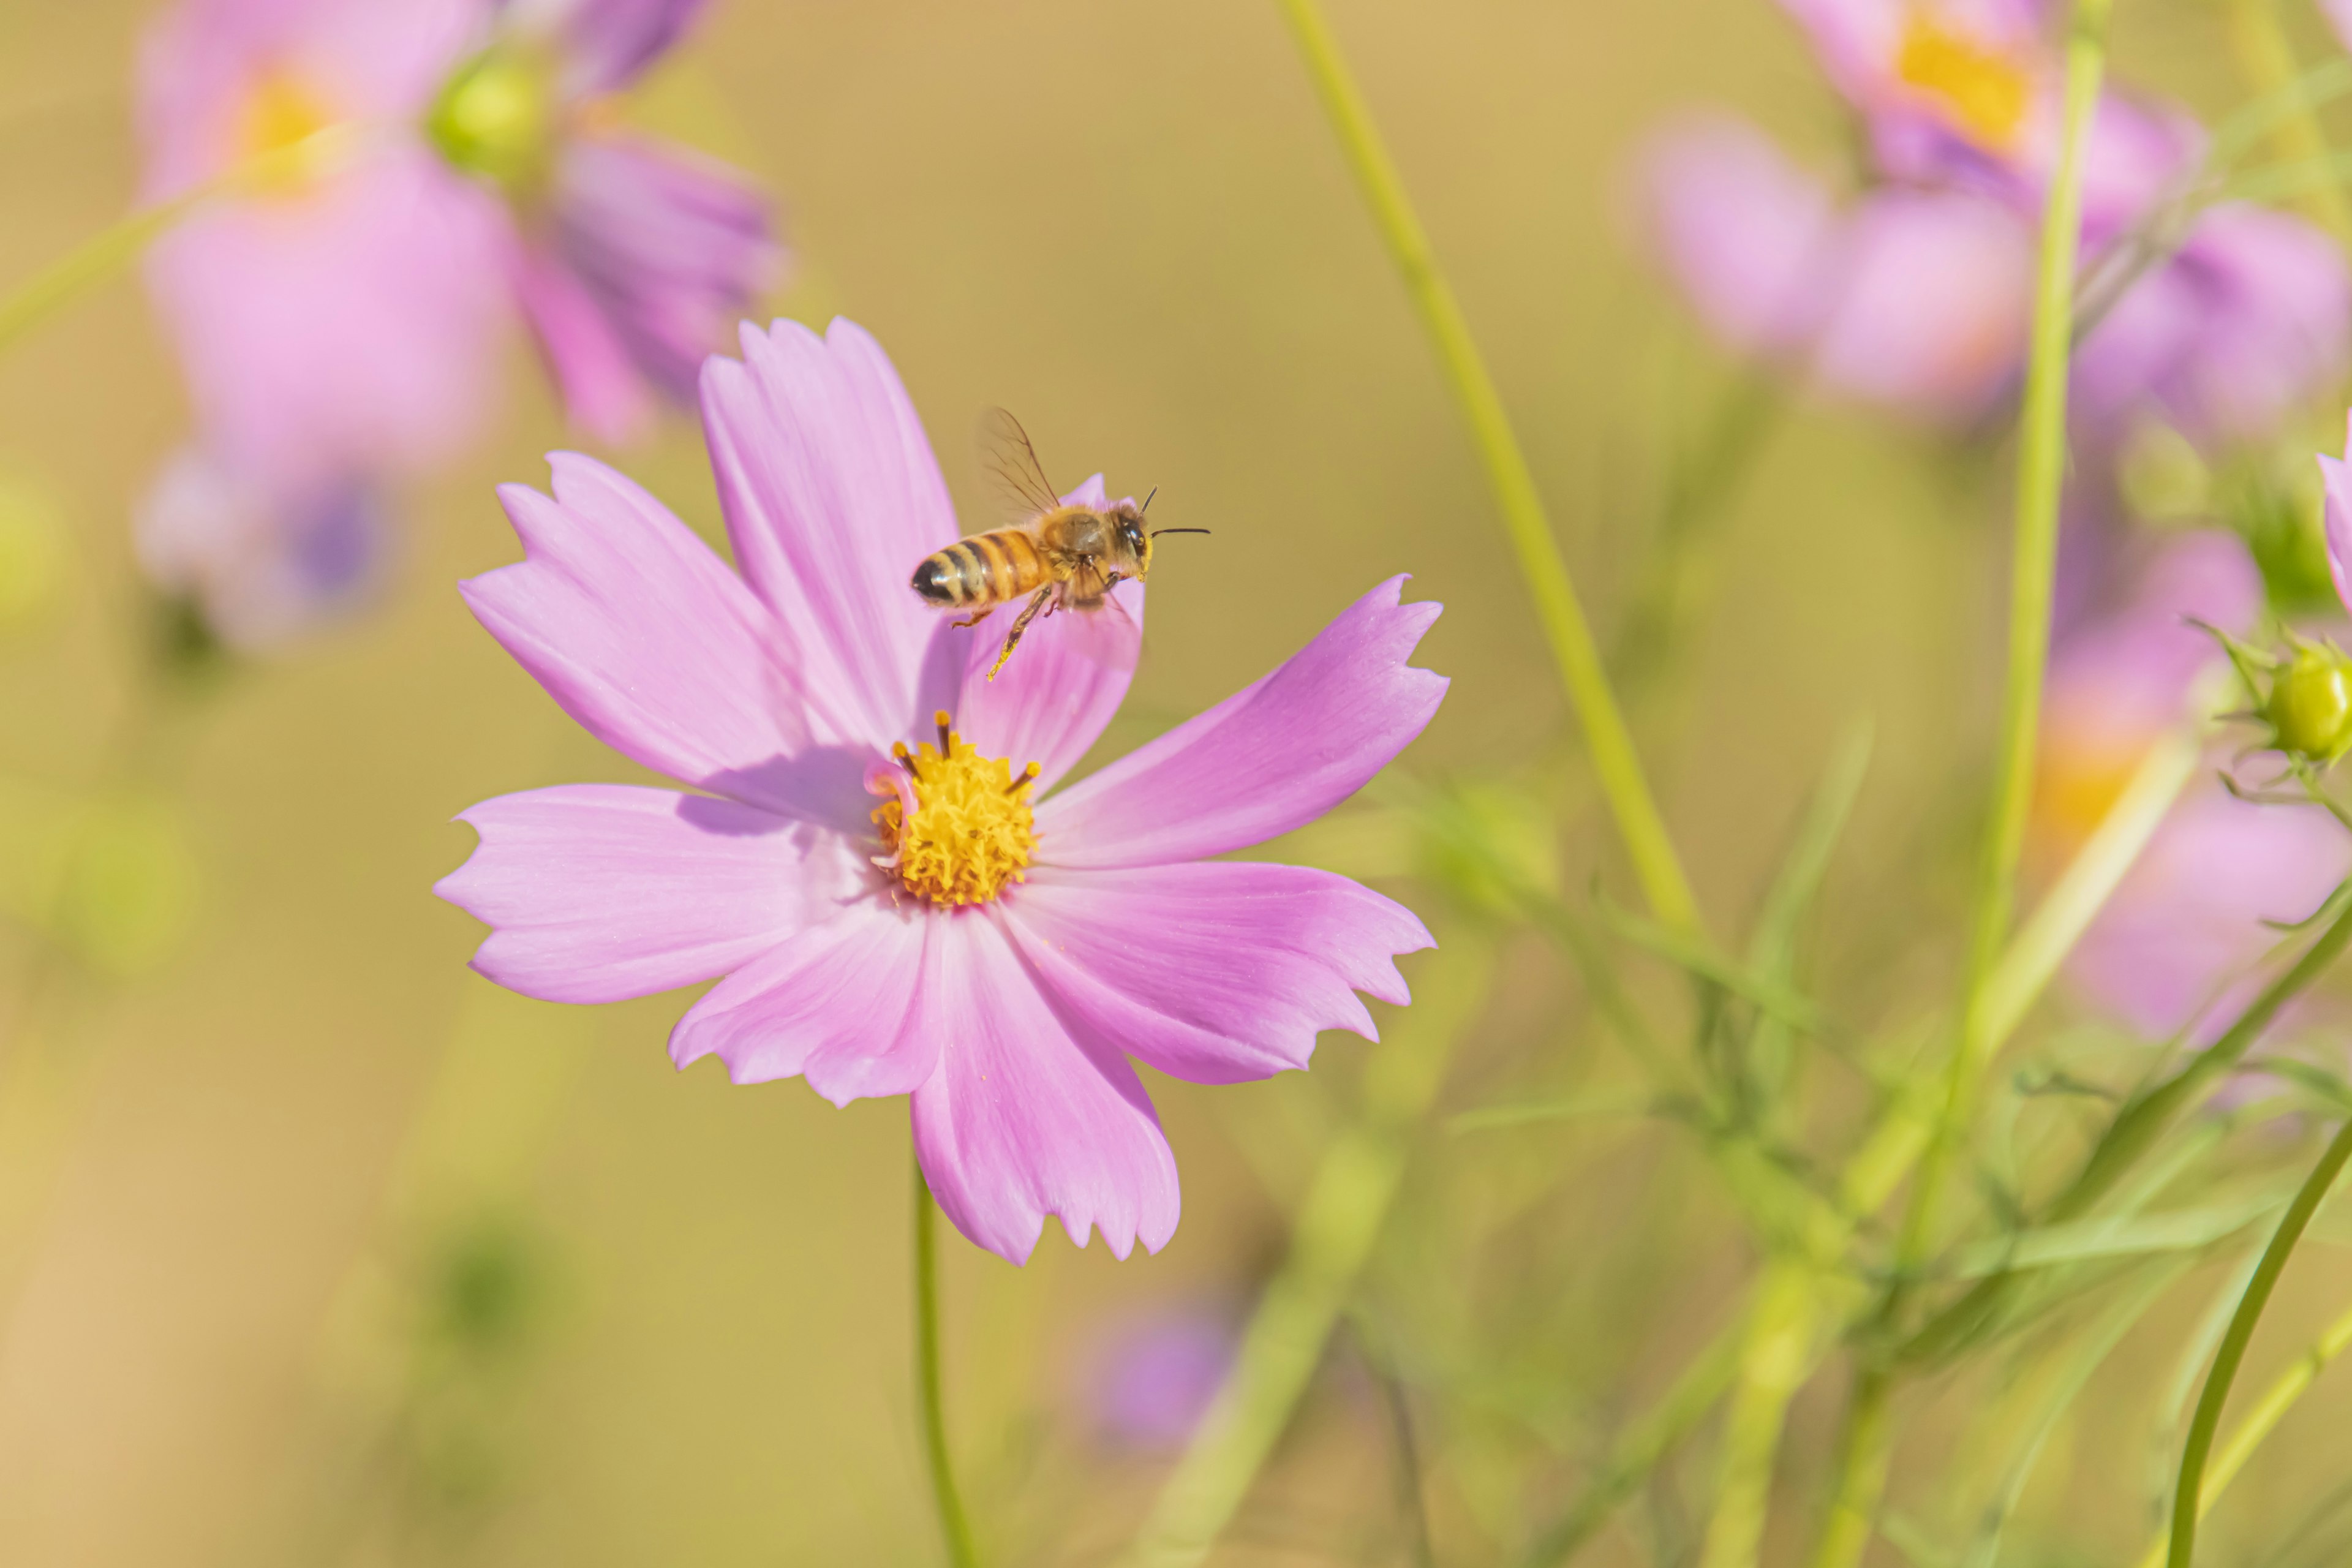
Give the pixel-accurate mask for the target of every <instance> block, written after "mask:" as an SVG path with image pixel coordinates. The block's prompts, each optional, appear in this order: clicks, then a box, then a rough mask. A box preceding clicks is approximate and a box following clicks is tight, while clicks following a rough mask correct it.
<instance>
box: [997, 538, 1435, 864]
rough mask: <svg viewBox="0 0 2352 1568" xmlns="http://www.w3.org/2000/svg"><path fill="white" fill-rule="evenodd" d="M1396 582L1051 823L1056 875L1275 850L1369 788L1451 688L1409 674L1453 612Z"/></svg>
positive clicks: (1043, 811)
mask: <svg viewBox="0 0 2352 1568" xmlns="http://www.w3.org/2000/svg"><path fill="white" fill-rule="evenodd" d="M1404 581H1405V580H1404V578H1403V577H1402V576H1398V577H1391V578H1390V579H1389V580H1388V581H1387V582H1385V583H1383V584H1381V585H1380V586H1379V587H1377V588H1374V589H1373V590H1372V591H1371V592H1370V593H1369V594H1367V595H1364V596H1363V597H1362V598H1360V599H1359V600H1357V601H1356V603H1355V604H1353V605H1350V606H1349V607H1348V608H1347V609H1346V610H1344V611H1342V612H1341V613H1340V615H1339V618H1338V619H1337V620H1334V621H1333V622H1332V623H1331V624H1330V625H1329V626H1326V627H1324V628H1323V630H1322V631H1321V632H1320V633H1318V635H1317V636H1316V637H1315V640H1314V641H1312V642H1310V643H1308V644H1307V647H1304V648H1302V649H1300V650H1299V651H1298V652H1297V653H1296V654H1294V655H1292V656H1291V657H1290V658H1289V659H1287V660H1286V661H1285V662H1284V663H1283V664H1282V665H1281V666H1280V667H1279V668H1276V670H1275V671H1274V672H1273V673H1272V674H1270V675H1268V676H1266V677H1265V678H1264V679H1261V680H1259V681H1258V682H1256V683H1255V685H1253V686H1249V687H1247V688H1244V689H1243V690H1241V691H1239V692H1236V693H1235V694H1234V695H1233V696H1232V697H1229V698H1227V699H1226V700H1224V701H1223V702H1220V703H1219V704H1217V706H1215V707H1214V708H1212V709H1210V710H1208V711H1207V712H1205V713H1202V714H1200V715H1198V716H1197V717H1195V718H1193V719H1191V720H1189V721H1186V722H1184V723H1182V724H1180V725H1178V726H1177V727H1176V728H1175V729H1173V730H1171V731H1169V732H1168V733H1166V734H1165V735H1162V736H1160V738H1159V739H1158V740H1156V741H1153V742H1150V744H1148V745H1145V746H1141V747H1139V748H1138V749H1137V750H1135V751H1133V752H1129V754H1128V755H1126V756H1124V757H1121V758H1120V759H1119V760H1118V762H1115V763H1111V764H1110V765H1109V766H1108V767H1106V768H1103V769H1102V770H1101V771H1099V772H1097V773H1091V774H1089V775H1088V776H1087V778H1085V779H1083V780H1081V781H1080V782H1079V783H1077V784H1073V785H1071V786H1070V787H1069V788H1068V789H1066V790H1064V791H1063V792H1062V793H1061V794H1059V795H1055V796H1053V797H1052V798H1050V799H1049V800H1047V801H1046V802H1045V804H1044V805H1041V806H1040V807H1038V810H1037V828H1038V855H1039V858H1040V859H1041V860H1042V861H1044V862H1045V863H1047V864H1051V865H1055V866H1077V867H1097V868H1103V867H1119V866H1164V865H1168V864H1171V863H1172V862H1175V861H1179V860H1194V859H1199V858H1203V857H1205V856H1210V855H1221V854H1223V853H1224V852H1226V851H1227V850H1232V849H1240V848H1244V847H1247V846H1249V845H1252V844H1257V843H1262V842H1263V841H1265V839H1268V838H1271V837H1275V836H1276V834H1280V833H1286V832H1288V831H1290V830H1291V829H1292V828H1294V827H1297V826H1300V825H1301V824H1303V823H1307V822H1309V821H1312V820H1313V819H1314V818H1316V817H1318V816H1321V815H1323V813H1325V812H1326V811H1328V810H1329V809H1330V808H1331V807H1332V806H1334V805H1338V804H1339V802H1340V801H1342V800H1345V799H1346V798H1347V797H1348V796H1349V795H1352V794H1354V793H1355V792H1356V791H1357V790H1358V789H1360V788H1361V787H1362V786H1363V784H1364V783H1365V781H1367V780H1368V779H1370V777H1371V776H1372V775H1373V774H1374V773H1378V772H1380V770H1381V768H1383V767H1385V766H1387V765H1388V763H1389V761H1390V759H1391V758H1392V757H1394V756H1395V755H1396V754H1397V753H1398V752H1401V751H1402V750H1403V749H1404V748H1405V746H1406V744H1407V743H1408V742H1411V741H1412V738H1413V737H1414V736H1416V735H1418V734H1420V733H1421V731H1422V729H1423V726H1425V725H1426V724H1427V723H1428V722H1429V721H1430V719H1431V717H1432V716H1433V715H1434V714H1435V713H1436V711H1437V705H1438V703H1439V701H1440V700H1443V699H1444V696H1445V688H1446V684H1447V682H1446V679H1445V678H1444V676H1442V675H1436V674H1433V673H1432V672H1430V671H1429V670H1426V669H1416V668H1412V666H1410V665H1408V664H1406V663H1405V660H1406V659H1407V658H1410V657H1412V650H1413V648H1414V647H1415V646H1416V645H1417V644H1418V643H1419V642H1420V641H1421V638H1422V636H1423V633H1425V632H1427V631H1428V630H1429V627H1430V625H1431V623H1432V622H1433V621H1435V620H1436V619H1437V616H1438V609H1439V606H1438V605H1434V604H1431V603H1427V602H1425V601H1424V602H1423V603H1420V604H1413V605H1406V604H1403V603H1402V602H1401V595H1402V590H1403V585H1404Z"/></svg>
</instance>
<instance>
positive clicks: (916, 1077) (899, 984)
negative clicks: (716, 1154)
mask: <svg viewBox="0 0 2352 1568" xmlns="http://www.w3.org/2000/svg"><path fill="white" fill-rule="evenodd" d="M945 918H946V917H943V916H938V915H934V914H932V913H931V912H930V911H929V910H921V909H917V908H915V907H913V906H911V905H898V906H894V905H893V904H892V903H891V902H890V901H889V900H887V899H884V898H881V897H875V898H869V899H866V900H862V901H860V902H857V903H855V904H852V905H850V906H849V907H848V908H846V909H845V910H842V911H841V912H840V913H839V914H837V915H835V917H834V918H833V919H831V920H829V921H825V922H824V924H823V925H819V926H812V927H811V928H810V929H808V930H807V931H803V932H801V933H800V934H799V935H798V936H796V937H793V939H792V940H791V941H789V942H785V943H784V944H783V945H782V947H779V948H777V949H775V950H774V951H773V952H767V953H763V954H761V956H760V957H759V958H757V959H754V960H753V961H752V962H751V963H748V964H746V965H744V966H743V967H742V968H740V969H739V970H737V971H736V972H735V973H732V974H730V975H729V976H728V977H727V978H726V979H724V980H722V981H720V982H719V984H717V985H715V986H713V987H712V988H711V989H710V991H709V994H706V995H705V996H704V997H703V998H702V1000H701V1001H699V1002H697V1003H696V1004H695V1005H693V1006H692V1007H690V1008H688V1010H687V1014H686V1016H685V1017H683V1018H680V1019H679V1020H678V1021H677V1028H675V1029H673V1030H672V1031H670V1037H669V1053H670V1058H671V1059H672V1060H674V1061H676V1062H677V1065H678V1066H680V1067H684V1066H686V1065H687V1064H688V1062H691V1061H693V1060H695V1059H696V1058H699V1057H704V1056H709V1055H711V1054H713V1053H716V1054H717V1056H718V1057H719V1059H720V1060H721V1061H723V1062H725V1063H726V1064H727V1076H728V1077H729V1078H730V1079H732V1080H733V1081H734V1082H736V1083H764V1082H766V1081H768V1080H769V1079H779V1078H793V1077H795V1076H799V1077H804V1078H806V1079H808V1082H809V1087H810V1088H811V1089H815V1090H816V1091H817V1092H818V1093H819V1094H821V1095H823V1096H824V1097H825V1098H826V1099H827V1100H832V1101H833V1102H834V1103H835V1105H846V1104H848V1103H849V1102H850V1101H851V1100H859V1099H865V1098H868V1097H871V1096H876V1095H887V1094H912V1093H913V1092H914V1091H915V1090H916V1089H919V1088H921V1087H922V1085H923V1082H924V1080H925V1079H929V1077H930V1076H931V1072H932V1069H933V1068H935V1067H936V1066H937V1065H938V1062H939V1053H940V1038H941V1036H942V1033H943V1031H942V1029H941V1027H940V1020H938V1019H935V1018H933V1017H930V1016H928V1014H927V1013H926V1012H925V1011H923V1010H919V1008H918V1005H917V987H918V983H919V981H920V979H921V978H922V975H923V969H924V963H923V949H924V938H925V935H926V934H927V933H928V932H929V931H931V930H933V929H934V928H936V927H937V926H939V925H940V923H941V921H943V920H944V919H945Z"/></svg>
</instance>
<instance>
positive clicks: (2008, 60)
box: [1895, 8, 2032, 152]
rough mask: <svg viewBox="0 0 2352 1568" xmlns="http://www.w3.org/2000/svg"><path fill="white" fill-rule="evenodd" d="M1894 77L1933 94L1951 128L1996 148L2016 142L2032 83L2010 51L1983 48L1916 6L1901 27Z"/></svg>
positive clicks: (1985, 145) (2004, 148)
mask: <svg viewBox="0 0 2352 1568" xmlns="http://www.w3.org/2000/svg"><path fill="white" fill-rule="evenodd" d="M1895 75H1896V76H1898V77H1900V78H1902V79H1903V80H1904V81H1905V82H1906V83H1908V84H1909V85H1911V86H1912V87H1915V88H1917V89H1919V90H1920V91H1921V92H1923V93H1925V94H1926V95H1927V96H1928V97H1929V98H1932V99H1934V100H1936V101H1937V104H1938V105H1939V106H1940V107H1941V108H1942V110H1943V111H1944V112H1945V114H1946V115H1947V116H1948V117H1949V118H1950V120H1951V121H1952V124H1953V126H1954V128H1955V129H1956V130H1958V131H1959V132H1961V134H1963V135H1965V136H1967V137H1968V138H1969V140H1970V141H1972V142H1977V143H1978V144H1979V145H1980V146H1982V147H1985V148H1988V149H1990V150H1991V151H1994V152H2002V151H2006V150H2008V149H2009V148H2011V147H2012V146H2014V145H2015V143H2016V141H2017V133H2018V132H2019V130H2020V129H2021V127H2022V126H2023V125H2024V123H2025V110H2026V108H2027V104H2028V100H2030V98H2031V96H2032V81H2031V80H2030V79H2028V77H2027V74H2026V71H2025V68H2024V67H2023V66H2022V65H2021V64H2020V63H2019V62H2018V60H2017V59H2016V58H2013V57H2011V56H2009V55H2005V54H2002V53H2000V52H1999V51H1997V50H1994V49H1990V48H1987V47H1985V46H1984V45H1983V44H1981V43H1979V42H1978V41H1977V40H1976V39H1974V38H1971V37H1968V36H1966V35H1965V34H1961V33H1956V32H1953V31H1951V30H1950V29H1948V28H1947V27H1946V26H1944V25H1943V24H1942V23H1941V22H1939V21H1937V19H1936V17H1934V16H1930V15H1929V14H1928V13H1927V10H1926V9H1924V8H1915V9H1914V10H1913V11H1912V13H1911V17H1910V20H1909V22H1908V23H1906V25H1905V26H1904V29H1903V47H1902V52H1901V53H1900V54H1899V55H1898V56H1897V57H1896V59H1895Z"/></svg>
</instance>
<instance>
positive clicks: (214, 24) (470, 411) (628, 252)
mask: <svg viewBox="0 0 2352 1568" xmlns="http://www.w3.org/2000/svg"><path fill="white" fill-rule="evenodd" d="M697 8H698V7H697V6H696V5H692V4H686V3H681V0H662V3H659V4H654V3H650V0H632V3H627V4H624V3H620V0H570V3H565V4H553V5H551V4H530V5H513V6H502V5H496V4H494V3H492V0H403V3H402V4H399V5H383V4H381V3H379V0H184V3H183V4H182V5H180V6H179V7H178V8H177V9H176V10H174V11H173V12H170V13H168V14H167V15H166V16H164V17H163V18H162V19H161V20H160V21H158V22H157V23H156V24H155V25H154V26H153V27H152V29H151V30H150V32H149V34H148V36H147V38H146V40H145V46H144V48H143V50H142V66H141V121H142V125H141V129H142V140H143V142H144V145H145V149H146V173H145V177H144V180H143V185H144V195H145V196H146V198H147V199H149V200H150V201H163V200H168V199H169V198H171V197H173V196H175V195H182V194H184V193H185V192H187V191H189V190H192V189H194V188H195V187H197V186H199V185H201V184H204V183H205V182H206V181H207V180H210V179H212V178H215V177H216V176H218V175H220V174H224V173H226V172H227V171H228V170H230V169H231V168H234V167H236V165H238V164H239V163H243V162H245V161H247V160H248V159H251V158H253V157H255V156H257V155H259V154H262V153H270V152H277V151H282V150H285V149H289V148H293V147H295V146H297V145H299V144H300V143H301V142H303V141H304V140H305V139H306V138H308V137H309V136H310V135H311V134H312V133H314V132H319V131H321V130H325V129H328V128H331V127H337V126H345V127H350V128H352V132H353V133H354V136H355V138H357V140H356V141H355V143H354V144H353V145H352V146H350V147H347V148H343V149H341V150H339V151H338V152H337V153H335V154H333V155H331V156H330V155H328V154H325V153H322V154H321V156H320V158H319V159H318V160H317V161H315V162H314V163H313V164H312V166H310V168H308V169H306V170H301V171H299V172H295V173H291V174H289V175H288V177H287V178H285V179H284V180H282V181H280V182H279V183H278V185H277V186H276V187H274V188H272V189H270V190H268V191H266V192H264V193H261V194H259V195H255V196H252V197H250V198H247V199H244V200H240V201H237V202H236V203H233V204H226V205H219V206H216V207H214V208H212V209H209V210H207V211H205V212H201V213H199V214H197V215H195V216H193V217H191V218H189V219H187V220H186V221H185V222H184V224H183V225H182V226H180V227H179V228H178V229H176V230H175V231H174V232H173V233H172V234H170V235H168V236H166V237H164V238H163V240H161V241H159V242H158V244H157V245H156V247H155V249H154V252H153V255H152V258H151V261H150V265H149V268H148V275H149V279H150V282H151V284H152V288H153V289H154V291H155V295H156V298H157V300H158V301H159V303H160V304H161V305H162V307H163V315H164V318H165V321H166V323H167V325H168V327H169V329H170V331H171V332H172V334H173V338H174V339H175V341H176V342H177V344H178V347H179V349H180V352H181V355H182V357H183V359H184V362H185V363H186V365H187V369H188V374H189V379H190V382H191V384H192V386H193V388H194V393H195V397H196V402H197V405H198V409H199V415H200V419H201V422H202V424H203V426H204V430H205V444H206V445H207V446H208V447H211V448H212V449H213V450H214V452H215V454H216V455H217V456H218V457H219V458H220V459H221V460H222V461H225V462H228V463H233V464H236V465H240V466H243V467H245V468H248V469H249V470H250V471H251V473H252V475H253V477H254V479H255V480H256V481H257V482H258V483H261V484H264V485H268V486H271V487H276V488H285V487H288V486H295V487H299V486H301V485H305V484H310V483H314V482H316V481H317V479H318V477H319V476H320V475H321V474H323V473H334V472H343V471H349V470H351V469H352V468H362V469H365V470H367V471H372V472H384V471H388V470H394V469H397V468H404V467H413V466H415V465H418V464H424V463H430V462H433V461H436V460H437V459H439V458H443V457H445V456H446V455H447V454H448V453H449V452H450V451H451V450H453V449H454V448H455V447H457V445H459V444H460V443H462V442H463V441H464V440H465V439H466V438H467V437H468V436H470V435H471V434H472V433H473V432H474V431H475V430H477V429H478V427H479V425H480V422H481V420H482V417H483V416H484V415H485V413H486V412H487V409H488V403H489V400H490V397H491V394H492V390H493V388H494V385H495V379H494V375H493V371H494V367H495V363H496V358H497V354H498V351H499V337H500V335H501V332H502V331H503V329H504V327H505V325H506V323H508V322H509V321H512V320H513V319H514V317H515V315H516V312H517V309H518V304H520V307H521V309H522V310H523V312H524V314H525V315H526V316H527V318H528V320H529V321H530V324H531V325H532V327H533V328H534V329H535V331H537V332H538V333H539V335H540V338H541V343H542V346H543V347H544V349H545V351H546V353H547V357H548V359H549V361H550V363H551V366H552V367H553V368H554V371H555V374H556V380H557V382H558V384H559V385H560V387H561V389H562V393H563V395H564V398H565V402H566V404H567V406H568V407H569V408H570V410H571V412H572V416H573V417H574V418H575V419H577V420H578V421H579V422H580V423H581V424H582V426H583V427H585V428H587V429H589V430H591V431H593V433H595V434H597V435H599V436H603V437H620V436H624V435H625V434H627V433H629V432H630V431H631V430H633V429H634V428H635V427H636V426H637V425H639V424H640V423H641V422H642V420H643V418H644V417H645V416H646V413H647V412H648V410H649V408H650V402H649V397H648V392H647V389H648V387H651V388H653V389H656V390H660V391H664V392H667V393H670V394H672V395H676V396H677V397H679V398H681V399H683V398H685V397H687V396H688V395H691V392H692V389H693V374H692V366H693V363H695V361H696V360H697V359H698V357H699V355H700V354H701V353H706V352H709V350H711V349H713V348H716V347H717V346H719V342H721V341H722V339H723V335H724V331H725V328H726V326H727V325H728V324H729V323H730V322H731V321H733V320H734V319H735V317H736V316H737V315H739V314H740V312H741V311H742V310H745V309H747V308H748V307H749V306H750V305H751V302H752V301H753V300H754V299H755V298H756V296H757V294H758V293H759V291H760V289H761V288H762V287H763V286H764V285H765V284H766V282H767V281H768V280H769V279H770V278H771V277H772V274H773V272H774V269H775V267H776V265H777V263H778V261H779V259H780V252H779V251H778V250H777V248H776V247H775V246H774V244H773V242H772V240H771V239H770V237H769V233H768V215H767V207H766V204H765V202H764V201H763V200H762V199H761V197H760V196H759V195H758V194H757V193H756V192H755V191H753V190H752V189H751V187H750V186H749V185H748V184H745V183H744V182H743V181H742V179H741V178H740V176H739V175H737V174H734V173H733V172H732V171H730V170H728V169H726V168H724V167H723V166H721V165H719V164H717V163H711V162H709V161H708V160H703V159H700V158H698V157H697V156H695V155H693V154H690V153H685V152H684V151H682V150H680V149H677V148H673V147H670V146H668V145H667V144H666V143H663V142H656V141H654V140H651V139H649V138H646V137H643V136H638V135H635V134H633V133H629V132H624V131H622V130H619V129H618V128H616V127H614V125H613V124H612V123H611V118H612V117H611V115H610V113H609V112H608V111H607V110H606V109H605V107H604V104H605V99H604V95H605V94H609V93H612V92H614V91H617V90H619V89H624V88H625V87H626V86H627V85H629V83H630V82H631V81H632V80H633V79H635V76H636V74H637V73H638V72H639V71H640V70H642V69H643V68H644V67H645V65H646V63H647V61H648V60H650V59H651V58H653V57H654V56H655V55H656V53H658V52H659V50H660V49H662V48H663V47H667V45H668V44H670V43H671V42H673V41H674V40H675V38H676V37H677V34H678V33H679V31H680V30H682V28H683V27H684V26H685V25H686V22H687V21H688V18H689V17H690V16H691V14H692V13H693V12H694V11H695V10H696V9H697Z"/></svg>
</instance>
